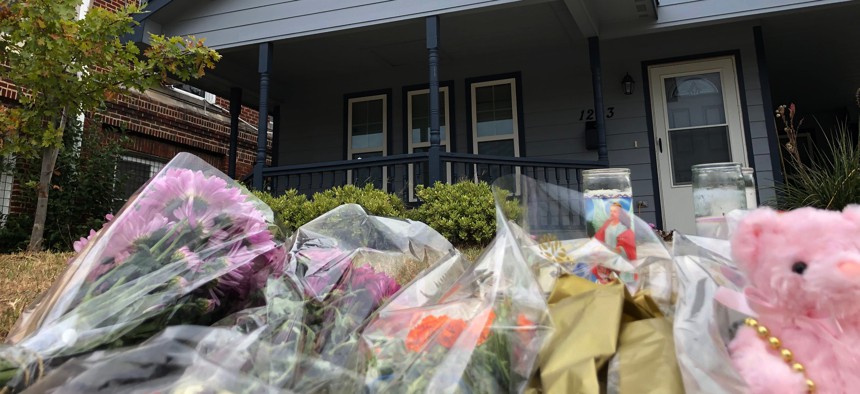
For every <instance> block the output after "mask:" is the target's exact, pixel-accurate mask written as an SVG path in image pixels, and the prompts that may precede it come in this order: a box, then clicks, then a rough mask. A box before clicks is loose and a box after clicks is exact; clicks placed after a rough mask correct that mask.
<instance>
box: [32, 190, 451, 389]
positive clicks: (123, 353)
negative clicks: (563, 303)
mask: <svg viewBox="0 0 860 394" xmlns="http://www.w3.org/2000/svg"><path fill="white" fill-rule="evenodd" d="M455 255H457V254H456V253H455V251H454V249H453V247H452V246H451V244H450V243H449V242H448V241H447V240H445V239H444V238H443V237H442V236H440V235H439V234H438V233H436V232H435V231H433V230H432V229H430V228H429V227H427V226H426V225H424V224H422V223H417V222H409V221H401V220H394V219H387V218H380V217H373V216H369V215H367V214H366V213H365V212H364V210H362V209H361V207H359V206H357V205H344V206H341V207H339V208H336V209H335V210H333V211H331V212H329V213H327V214H325V215H323V216H321V217H320V218H318V219H316V220H314V221H312V222H310V223H308V224H306V225H305V226H303V227H302V228H300V229H299V230H298V231H297V232H296V234H295V235H294V236H293V240H292V246H291V248H290V250H289V253H288V258H287V261H286V264H285V266H284V269H283V271H282V275H280V276H279V275H271V276H270V278H269V279H268V282H267V283H266V285H265V289H264V291H265V304H264V305H261V306H252V307H249V308H247V309H244V310H242V311H239V312H236V313H234V314H232V315H231V316H228V317H227V318H225V319H223V320H221V321H220V322H217V323H215V324H214V325H213V326H211V327H203V326H176V327H170V328H169V329H168V330H166V331H164V332H163V333H161V334H159V335H157V336H156V337H154V338H152V339H151V340H149V341H147V342H145V343H144V344H143V345H141V346H137V347H131V348H124V349H118V350H115V351H108V352H100V353H94V354H91V355H89V356H86V357H79V358H77V359H74V360H71V361H68V362H66V363H65V364H64V365H63V366H62V367H61V368H59V369H57V370H56V371H54V372H52V373H51V374H50V375H48V376H47V377H46V378H45V379H43V380H42V381H41V382H40V383H39V384H37V386H34V387H33V390H34V391H36V392H46V391H52V390H58V391H74V392H100V391H99V390H106V388H110V390H108V391H109V392H118V391H119V392H135V391H138V390H145V391H162V392H175V393H183V392H189V391H185V390H190V392H195V393H198V392H208V391H209V390H211V391H212V392H215V391H219V392H224V390H228V391H229V392H237V393H238V392H254V393H256V392H279V391H281V390H288V391H291V392H292V391H294V392H354V391H361V390H362V388H363V386H364V374H365V371H366V370H367V364H368V362H369V360H371V355H372V354H371V353H369V352H368V349H367V347H366V346H364V344H363V342H362V341H361V330H362V328H363V327H364V325H365V324H366V322H367V320H368V319H369V318H370V317H371V316H372V315H373V314H374V313H375V312H376V310H377V309H378V308H379V307H380V306H381V305H383V304H385V303H386V302H387V300H388V299H390V297H391V296H393V295H394V294H396V293H397V292H398V291H399V290H400V288H401V286H403V285H406V284H407V283H409V282H410V281H411V280H412V279H413V278H414V277H415V276H416V275H418V274H419V273H420V272H421V271H423V270H424V269H426V268H427V267H429V266H431V265H432V264H433V263H435V262H436V261H438V260H440V259H443V260H444V259H446V257H450V256H455ZM448 260H450V258H448ZM165 354H168V355H169V357H165ZM153 382H154V383H153ZM236 382H242V385H238V384H237V383H236ZM228 387H229V389H228Z"/></svg>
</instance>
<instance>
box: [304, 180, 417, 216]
mask: <svg viewBox="0 0 860 394" xmlns="http://www.w3.org/2000/svg"><path fill="white" fill-rule="evenodd" d="M343 204H358V205H361V207H362V208H364V210H365V211H367V213H368V214H371V215H376V216H388V217H397V218H403V217H405V216H406V208H405V206H404V204H403V201H402V200H400V198H399V197H397V196H396V195H394V194H389V193H386V192H384V191H382V190H378V189H375V188H374V187H373V185H371V184H368V185H366V186H364V187H363V188H359V187H356V186H354V185H346V186H340V187H335V188H332V189H328V190H326V191H324V192H320V193H314V195H313V199H312V201H311V203H310V205H309V210H308V211H309V212H308V213H309V214H310V215H311V216H310V218H311V219H313V218H316V217H318V216H320V215H322V214H324V213H326V212H328V211H331V210H332V209H335V208H337V207H339V206H341V205H343Z"/></svg>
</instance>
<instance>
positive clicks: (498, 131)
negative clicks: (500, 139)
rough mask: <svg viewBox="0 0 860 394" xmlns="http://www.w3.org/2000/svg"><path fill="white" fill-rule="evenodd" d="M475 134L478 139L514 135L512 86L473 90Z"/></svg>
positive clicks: (505, 85) (504, 85)
mask: <svg viewBox="0 0 860 394" xmlns="http://www.w3.org/2000/svg"><path fill="white" fill-rule="evenodd" d="M475 100H476V101H475V114H474V116H475V122H476V123H477V128H476V130H475V132H476V133H477V135H478V137H491V136H497V135H510V134H513V133H514V112H513V99H512V85H511V84H509V83H506V84H501V85H494V86H487V87H481V88H476V89H475Z"/></svg>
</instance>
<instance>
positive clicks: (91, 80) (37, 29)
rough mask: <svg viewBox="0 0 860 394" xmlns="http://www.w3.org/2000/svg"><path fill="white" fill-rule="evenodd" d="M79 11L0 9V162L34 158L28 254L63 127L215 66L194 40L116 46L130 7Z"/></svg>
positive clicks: (66, 5)
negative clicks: (12, 97)
mask: <svg viewBox="0 0 860 394" xmlns="http://www.w3.org/2000/svg"><path fill="white" fill-rule="evenodd" d="M79 4H80V0H18V1H4V2H2V3H0V63H2V66H0V78H2V79H5V80H7V81H9V82H12V83H14V84H15V86H16V87H17V89H18V104H19V105H16V106H10V107H5V108H3V107H0V157H2V156H5V155H12V156H15V157H16V158H25V159H26V158H37V157H40V158H41V169H40V172H39V185H38V188H37V193H38V196H37V200H36V211H35V214H34V221H33V222H34V223H33V231H32V234H31V236H30V244H29V247H28V249H29V250H31V251H33V250H39V249H41V242H42V236H43V232H44V225H45V217H46V214H47V206H48V192H49V191H50V189H51V177H52V175H53V173H54V166H55V165H56V161H57V155H58V153H59V150H60V148H62V145H63V143H62V142H63V130H64V129H65V126H66V123H67V122H68V119H69V118H70V117H73V116H76V115H77V114H80V113H88V112H92V111H95V110H98V109H100V108H102V107H103V105H104V103H105V101H106V100H108V99H110V98H113V97H116V96H117V95H119V94H122V93H125V92H128V90H130V89H133V90H137V91H143V90H146V89H147V88H151V87H153V86H155V85H157V84H158V83H160V82H162V81H164V80H166V79H167V77H168V76H172V77H174V78H177V79H180V80H183V81H185V80H188V79H191V78H199V77H201V76H203V75H204V73H205V70H206V69H209V68H213V67H214V66H215V62H217V61H218V60H219V59H220V55H219V54H218V53H217V52H215V51H214V50H212V49H209V48H207V47H206V46H205V45H204V44H203V40H200V39H197V38H194V37H164V36H158V35H150V37H149V38H150V40H149V43H148V47H147V48H146V49H144V50H143V51H141V49H140V48H138V46H137V45H135V44H134V43H131V42H127V43H123V42H122V40H121V38H120V37H122V36H124V35H126V34H129V33H131V32H133V29H134V26H135V24H136V22H135V21H134V19H133V17H132V15H134V14H137V13H140V12H142V10H141V8H140V7H138V6H136V5H133V4H130V5H128V6H126V7H123V8H122V9H120V10H118V11H116V12H111V11H108V10H104V9H101V8H93V9H91V10H90V11H89V12H88V13H87V15H86V16H85V17H84V18H83V19H78V18H77V6H78V5H79Z"/></svg>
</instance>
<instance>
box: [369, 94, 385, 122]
mask: <svg viewBox="0 0 860 394" xmlns="http://www.w3.org/2000/svg"><path fill="white" fill-rule="evenodd" d="M367 121H368V122H374V123H382V100H381V99H380V100H373V101H368V102H367Z"/></svg>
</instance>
